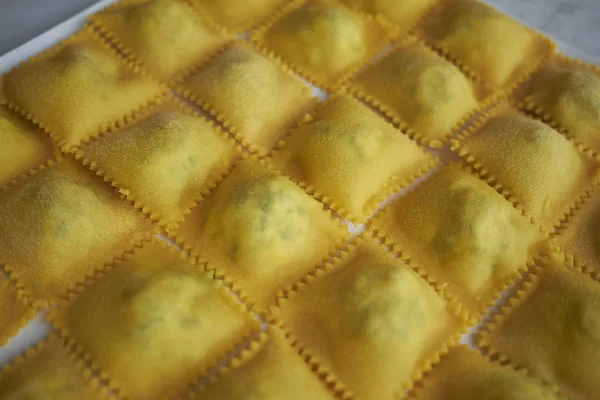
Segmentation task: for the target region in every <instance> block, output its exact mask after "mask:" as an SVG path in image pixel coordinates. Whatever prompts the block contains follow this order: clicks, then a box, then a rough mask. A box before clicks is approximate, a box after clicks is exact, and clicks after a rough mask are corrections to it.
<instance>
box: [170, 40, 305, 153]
mask: <svg viewBox="0 0 600 400" xmlns="http://www.w3.org/2000/svg"><path fill="white" fill-rule="evenodd" d="M179 92H180V93H181V94H183V95H184V96H187V97H189V98H191V99H192V100H193V101H195V102H197V103H198V104H199V105H200V106H202V107H203V108H204V109H205V110H206V111H207V112H209V113H210V114H212V115H213V116H214V117H215V118H217V119H218V120H219V121H220V122H221V123H222V124H223V125H224V126H225V127H227V128H228V129H229V130H230V131H231V132H232V133H233V134H234V135H235V136H236V138H237V139H238V140H239V141H240V142H242V143H243V144H244V145H245V146H247V147H249V148H250V150H251V151H253V152H258V153H261V154H265V153H267V152H268V151H269V150H271V148H272V147H273V145H274V144H275V143H276V142H277V139H279V138H281V136H283V135H284V134H285V132H286V131H287V130H288V129H289V128H291V126H292V125H293V123H295V122H296V121H297V120H298V119H299V118H300V117H301V116H302V115H303V114H304V113H305V112H306V111H307V110H308V109H309V108H312V106H314V104H315V103H316V102H317V100H316V98H314V97H312V96H311V89H310V88H309V87H308V86H306V85H305V84H304V83H302V81H300V80H299V79H297V78H296V77H295V76H293V75H292V74H291V73H289V71H288V70H287V69H286V68H285V67H283V66H281V65H279V64H278V62H277V60H275V59H274V58H272V57H269V56H267V55H263V54H260V53H258V52H256V51H255V50H253V49H252V48H250V47H249V46H247V45H243V44H241V43H238V44H236V45H234V46H231V47H230V48H228V49H227V50H225V51H224V52H223V53H221V54H219V55H217V56H216V57H215V58H213V59H212V60H210V61H209V62H207V63H206V64H204V65H202V66H201V67H200V68H199V69H198V70H197V71H196V72H194V73H192V74H191V75H190V76H188V77H187V78H185V80H183V81H182V82H180V86H179Z"/></svg>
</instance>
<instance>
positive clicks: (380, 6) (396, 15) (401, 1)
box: [342, 0, 439, 31]
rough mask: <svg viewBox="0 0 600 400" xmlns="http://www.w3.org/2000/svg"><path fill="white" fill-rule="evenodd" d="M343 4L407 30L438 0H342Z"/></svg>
mask: <svg viewBox="0 0 600 400" xmlns="http://www.w3.org/2000/svg"><path fill="white" fill-rule="evenodd" d="M342 1H343V2H344V3H345V4H347V5H348V6H350V7H353V8H355V9H358V10H361V11H363V12H366V13H369V14H379V15H381V16H383V17H385V18H387V19H389V20H390V21H392V22H394V23H395V24H398V25H399V26H400V27H401V28H402V30H403V31H406V30H408V29H409V28H411V27H412V26H413V25H415V24H416V23H417V21H418V20H419V19H420V18H421V17H422V16H423V14H425V12H426V11H427V10H429V9H430V8H431V7H432V6H433V5H434V4H436V3H438V1H439V0H419V1H415V0H342Z"/></svg>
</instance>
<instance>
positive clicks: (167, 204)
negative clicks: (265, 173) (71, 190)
mask: <svg viewBox="0 0 600 400" xmlns="http://www.w3.org/2000/svg"><path fill="white" fill-rule="evenodd" d="M234 142H235V141H234V140H233V139H229V138H228V137H227V134H226V133H225V132H223V131H221V130H220V128H219V127H218V126H216V125H214V124H213V123H212V122H209V121H208V120H206V119H204V118H201V117H199V116H197V115H196V114H194V113H193V112H192V111H191V110H189V109H188V108H186V107H185V106H183V105H181V104H179V103H177V102H176V101H175V100H174V99H170V100H167V101H166V102H165V103H164V104H161V105H160V106H158V107H157V109H154V110H152V112H150V113H149V114H148V115H146V116H145V117H141V118H138V119H137V120H136V121H135V122H134V123H133V124H131V125H129V126H128V127H126V128H124V129H123V130H121V131H117V132H114V133H109V134H107V135H105V136H103V137H102V138H100V139H98V140H94V141H92V142H91V143H89V144H87V145H85V146H83V148H82V149H81V151H79V152H78V153H77V156H78V157H80V158H82V159H83V162H84V164H86V165H89V166H90V167H91V168H92V169H93V170H95V171H96V173H97V174H98V175H102V176H103V177H104V180H106V181H109V182H111V183H112V184H113V186H116V187H118V188H119V191H120V192H121V193H123V194H125V195H126V196H127V198H128V199H129V200H131V201H133V202H135V205H136V207H138V208H141V209H142V210H144V211H145V212H147V213H149V214H150V216H151V218H152V219H156V220H158V221H159V223H160V224H161V225H164V226H166V227H167V228H169V229H171V228H175V227H176V226H177V224H178V223H179V222H181V221H183V217H184V215H185V214H187V213H188V212H189V209H190V207H191V206H192V205H193V204H194V203H195V201H196V200H197V199H198V198H200V196H201V195H202V193H205V192H207V191H208V188H211V187H213V186H215V185H216V182H218V181H220V180H221V179H222V176H223V175H224V174H225V173H226V172H227V171H229V169H230V168H231V167H232V166H233V161H234V160H235V159H236V158H237V157H238V156H239V154H240V153H239V151H236V150H235V144H234Z"/></svg>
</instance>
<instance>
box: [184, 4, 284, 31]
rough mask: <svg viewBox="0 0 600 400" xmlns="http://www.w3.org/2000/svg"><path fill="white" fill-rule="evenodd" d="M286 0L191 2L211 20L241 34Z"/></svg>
mask: <svg viewBox="0 0 600 400" xmlns="http://www.w3.org/2000/svg"><path fill="white" fill-rule="evenodd" d="M285 1H286V0H192V2H193V4H194V5H196V7H198V9H199V10H200V11H202V12H204V13H205V14H206V16H207V17H209V18H210V19H211V20H213V21H215V22H216V23H218V24H219V25H222V26H224V27H226V28H227V29H229V30H230V31H233V32H237V33H242V32H245V31H247V30H249V29H251V28H252V27H253V26H255V25H257V24H258V23H260V22H261V21H263V20H265V19H267V17H269V16H270V15H271V14H272V13H273V12H275V10H276V9H277V8H278V7H279V6H281V5H283V4H284V3H285Z"/></svg>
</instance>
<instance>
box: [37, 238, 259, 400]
mask: <svg viewBox="0 0 600 400" xmlns="http://www.w3.org/2000/svg"><path fill="white" fill-rule="evenodd" d="M149 243H155V244H157V245H159V246H160V247H161V248H163V249H166V250H167V251H169V252H171V253H172V254H173V255H175V256H176V257H179V258H181V259H182V260H183V261H185V262H186V263H188V264H189V265H193V266H200V267H201V268H198V274H206V273H208V274H209V275H210V271H207V270H206V269H205V268H203V267H202V266H201V265H200V264H199V262H198V260H197V259H194V258H190V257H189V256H188V255H187V254H185V253H183V252H181V251H178V250H177V249H176V248H174V247H172V246H169V245H168V243H166V242H163V241H159V240H158V239H156V237H154V236H152V237H151V238H150V239H147V240H144V241H143V242H142V243H141V244H139V245H136V246H134V247H132V248H131V249H129V250H128V251H126V252H125V253H123V255H122V256H121V257H120V258H118V259H117V258H116V259H115V260H114V261H113V263H112V264H110V265H106V267H105V269H104V270H103V271H98V272H97V273H96V274H95V275H94V276H93V277H90V278H89V279H87V280H86V281H85V282H82V283H81V284H80V285H78V287H77V291H76V292H71V293H69V296H68V298H67V299H65V300H62V301H61V303H60V304H58V307H55V308H52V309H51V310H50V311H49V313H48V315H47V316H46V320H47V321H48V322H49V323H50V325H51V326H52V327H53V328H54V330H55V331H56V333H57V335H58V336H59V337H61V338H62V339H63V341H64V342H65V344H66V345H67V346H68V347H69V352H70V353H71V354H72V355H73V357H76V358H77V359H80V360H83V362H84V363H85V365H86V366H87V368H89V369H90V370H91V371H92V372H93V373H94V374H96V375H97V376H98V377H99V379H100V380H101V381H103V382H106V385H107V387H108V389H110V390H111V391H113V392H115V393H117V394H118V395H119V396H120V397H121V398H122V399H124V400H127V399H133V398H132V397H131V394H130V393H128V391H127V390H126V389H125V388H123V387H122V386H121V384H120V383H119V382H118V380H115V379H114V378H111V377H110V376H109V375H108V374H107V373H106V372H105V371H104V370H103V368H102V367H101V365H100V364H99V363H98V361H97V360H96V358H95V357H94V356H93V355H92V354H91V353H89V352H88V351H87V350H86V349H85V348H84V347H83V346H82V345H80V344H79V343H78V342H77V340H76V339H75V337H74V336H73V334H72V332H71V330H70V329H69V327H68V326H67V323H66V322H65V321H64V311H65V310H67V309H68V308H70V307H71V306H72V305H73V303H74V302H75V301H76V300H77V299H78V298H79V295H80V294H81V292H82V291H84V290H87V289H89V288H90V287H91V286H93V284H94V283H95V282H96V281H97V280H99V279H101V278H102V277H104V276H105V275H107V274H108V273H110V271H112V270H113V269H115V268H118V267H119V264H122V263H124V262H125V261H126V260H127V259H128V258H131V257H133V256H134V255H135V252H136V249H141V248H142V247H143V246H145V245H147V244H149ZM214 286H215V288H216V289H217V290H218V291H219V292H220V293H222V294H223V296H224V297H225V299H227V301H228V302H229V303H230V305H231V306H232V308H234V309H236V310H238V311H239V312H240V313H242V314H243V315H245V316H247V317H248V320H249V321H250V322H249V323H248V324H247V326H246V327H245V329H244V333H243V334H242V335H240V337H239V338H237V339H236V340H235V341H234V342H233V343H231V344H230V345H229V346H228V348H227V350H226V351H225V352H223V353H222V354H219V355H215V356H214V357H213V358H211V359H210V360H209V361H207V362H206V363H203V364H204V365H205V366H204V367H203V368H198V371H197V372H194V373H191V372H190V374H189V375H190V376H192V375H193V376H194V378H193V379H190V381H189V382H187V385H186V386H185V387H190V386H191V385H193V384H194V383H195V382H196V381H197V378H196V377H197V376H202V375H205V374H206V372H207V371H209V370H210V369H211V367H213V366H214V365H217V364H218V362H219V361H220V360H221V359H222V357H223V356H224V355H226V354H227V353H229V352H231V351H233V350H234V349H235V348H236V347H237V346H239V345H241V344H242V343H244V342H246V341H248V340H250V338H251V336H252V335H253V334H254V333H256V332H257V331H258V330H259V329H260V322H259V321H258V320H254V319H253V318H251V317H252V314H251V313H250V312H249V311H248V309H247V307H246V305H245V304H244V303H240V302H239V301H238V299H237V297H235V295H234V294H233V293H231V292H230V291H229V290H228V289H227V288H226V287H225V286H224V285H223V284H222V283H221V282H220V281H218V280H216V279H215V280H214ZM60 310H62V311H63V312H62V313H61V311H60Z"/></svg>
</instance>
